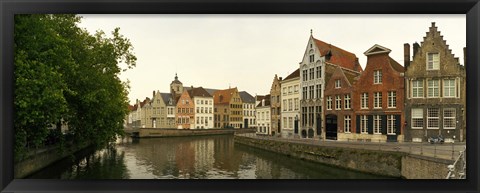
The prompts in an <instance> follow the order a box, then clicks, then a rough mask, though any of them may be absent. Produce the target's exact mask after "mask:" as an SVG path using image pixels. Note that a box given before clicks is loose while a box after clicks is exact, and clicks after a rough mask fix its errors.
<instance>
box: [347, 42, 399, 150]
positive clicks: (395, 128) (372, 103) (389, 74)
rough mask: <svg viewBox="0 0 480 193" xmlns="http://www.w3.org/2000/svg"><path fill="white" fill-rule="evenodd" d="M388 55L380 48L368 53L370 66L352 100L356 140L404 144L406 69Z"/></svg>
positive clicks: (374, 47) (360, 80)
mask: <svg viewBox="0 0 480 193" xmlns="http://www.w3.org/2000/svg"><path fill="white" fill-rule="evenodd" d="M389 53H390V49H388V48H385V47H382V46H380V45H374V46H373V47H372V48H370V49H369V50H367V51H366V52H365V55H367V57H368V59H367V65H366V68H365V71H364V72H363V73H362V74H361V75H360V77H359V79H358V81H357V82H356V84H355V86H354V92H353V98H352V104H353V109H354V111H355V116H354V117H353V118H352V123H353V124H352V125H354V127H353V129H352V133H355V134H356V135H355V137H354V138H355V139H365V140H372V141H403V138H404V137H403V136H404V135H403V133H404V132H403V130H404V122H405V118H404V114H403V108H404V74H403V73H404V68H403V66H401V65H400V64H399V63H398V62H396V61H395V60H393V59H392V58H390V57H389V56H388V54H389Z"/></svg>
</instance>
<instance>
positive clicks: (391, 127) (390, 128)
mask: <svg viewBox="0 0 480 193" xmlns="http://www.w3.org/2000/svg"><path fill="white" fill-rule="evenodd" d="M395 121H396V120H395V115H387V135H396V130H397V128H396V125H395Z"/></svg>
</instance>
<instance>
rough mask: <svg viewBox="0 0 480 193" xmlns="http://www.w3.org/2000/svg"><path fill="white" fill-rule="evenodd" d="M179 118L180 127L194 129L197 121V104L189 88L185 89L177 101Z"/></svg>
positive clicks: (176, 116)
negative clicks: (195, 109) (195, 110)
mask: <svg viewBox="0 0 480 193" xmlns="http://www.w3.org/2000/svg"><path fill="white" fill-rule="evenodd" d="M176 108H177V112H176V114H175V119H176V120H177V128H178V129H193V128H194V123H195V122H194V121H195V112H194V108H195V104H194V101H193V100H192V98H191V97H190V94H189V93H188V91H187V90H184V91H183V93H182V94H181V95H180V97H179V98H178V101H177V106H176Z"/></svg>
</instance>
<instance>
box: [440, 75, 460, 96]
mask: <svg viewBox="0 0 480 193" xmlns="http://www.w3.org/2000/svg"><path fill="white" fill-rule="evenodd" d="M452 81H453V85H452V84H449V85H448V84H447V82H448V83H451V82H452ZM456 86H457V82H456V79H444V80H443V97H445V98H455V97H457V88H456ZM452 89H453V92H452ZM447 94H448V95H447Z"/></svg>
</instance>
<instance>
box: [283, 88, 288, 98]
mask: <svg viewBox="0 0 480 193" xmlns="http://www.w3.org/2000/svg"><path fill="white" fill-rule="evenodd" d="M285 95H287V88H286V87H285V88H283V96H285Z"/></svg>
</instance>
